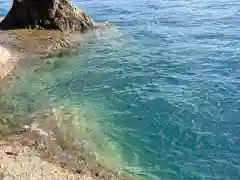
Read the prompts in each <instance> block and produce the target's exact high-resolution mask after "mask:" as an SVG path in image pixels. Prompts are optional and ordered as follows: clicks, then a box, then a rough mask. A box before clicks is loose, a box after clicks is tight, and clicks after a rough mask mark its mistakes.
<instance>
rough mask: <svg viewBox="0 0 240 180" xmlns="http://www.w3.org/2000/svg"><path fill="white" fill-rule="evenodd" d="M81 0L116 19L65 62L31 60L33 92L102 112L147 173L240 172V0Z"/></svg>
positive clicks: (231, 179)
mask: <svg viewBox="0 0 240 180" xmlns="http://www.w3.org/2000/svg"><path fill="white" fill-rule="evenodd" d="M75 3H77V4H78V5H79V6H81V7H82V8H83V9H84V10H85V11H86V12H88V13H89V14H90V15H91V16H92V17H93V18H94V19H95V20H97V21H102V20H109V21H110V22H113V23H114V24H115V26H114V27H112V28H110V30H109V31H107V32H106V33H105V34H104V35H103V37H100V38H99V40H97V41H91V42H89V43H88V44H87V45H86V46H85V49H84V50H83V51H82V52H79V54H78V55H73V56H69V57H62V58H61V59H59V60H58V64H57V66H56V64H55V65H54V66H53V67H52V66H51V65H46V67H45V68H43V69H41V70H40V71H31V70H26V69H25V70H24V71H23V72H24V73H23V79H24V78H25V80H26V81H25V83H26V84H27V85H28V86H27V85H26V84H25V85H26V86H24V88H23V89H22V90H20V91H22V93H23V92H24V93H25V95H24V97H25V99H28V98H30V99H34V100H35V105H36V104H41V103H39V102H42V101H44V102H45V103H46V101H45V100H48V101H50V102H58V103H59V104H64V103H66V101H67V104H68V105H70V106H72V105H79V106H80V105H81V106H85V107H86V109H89V108H90V109H91V111H95V112H97V113H96V114H98V116H97V117H96V118H93V119H96V120H97V121H98V122H100V124H104V123H105V124H107V126H108V128H106V129H105V130H104V133H105V134H106V135H107V136H108V137H109V138H111V139H112V140H113V141H114V142H115V143H116V144H117V147H119V149H121V150H119V153H121V156H122V157H123V159H124V161H125V162H124V163H125V165H124V166H126V168H127V169H128V170H132V171H134V172H135V173H137V174H139V175H141V176H142V177H143V179H146V180H155V179H156V180H160V179H166V180H167V179H169V180H181V179H184V180H191V179H192V180H198V179H199V180H200V179H206V180H215V179H216V180H238V179H240V119H239V118H240V18H239V17H240V1H237V0H228V1H227V0H181V1H177V0H169V1H167V0H163V1H159V0H138V1H137V0H129V1H124V0H117V1H109V0H101V1H96V0H93V1H75ZM0 4H1V6H0V15H6V13H7V10H8V8H9V7H10V2H9V1H3V0H0ZM34 67H37V65H35V66H34ZM28 71H29V72H28ZM29 84H30V85H29ZM13 87H14V86H13ZM39 87H41V88H39ZM26 92H27V95H26ZM39 93H41V96H39ZM19 94H21V93H19ZM19 94H18V95H19ZM26 96H27V98H26ZM17 97H18V96H16V95H15V96H14V98H15V100H16V99H17V101H19V99H21V98H19V99H18V98H17ZM19 97H20V96H19ZM21 97H22V96H21ZM14 98H13V99H14ZM49 99H50V100H49ZM23 104H24V103H23ZM23 109H24V108H23ZM94 114H95V113H94ZM127 165H128V166H129V167H127Z"/></svg>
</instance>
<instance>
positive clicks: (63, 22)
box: [0, 0, 94, 32]
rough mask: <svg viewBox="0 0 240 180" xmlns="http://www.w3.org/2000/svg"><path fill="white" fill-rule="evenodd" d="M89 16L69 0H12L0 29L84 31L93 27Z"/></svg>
mask: <svg viewBox="0 0 240 180" xmlns="http://www.w3.org/2000/svg"><path fill="white" fill-rule="evenodd" d="M93 27H94V25H93V21H92V19H91V17H89V16H87V15H86V14H85V13H84V12H82V11H81V10H80V9H79V8H77V7H75V6H74V5H72V4H71V2H70V0H13V5H12V8H11V9H10V11H9V13H8V15H7V16H6V17H5V18H4V20H3V21H2V22H1V23H0V29H22V28H29V29H55V30H60V31H63V32H73V31H80V32H86V31H87V30H88V29H90V28H93Z"/></svg>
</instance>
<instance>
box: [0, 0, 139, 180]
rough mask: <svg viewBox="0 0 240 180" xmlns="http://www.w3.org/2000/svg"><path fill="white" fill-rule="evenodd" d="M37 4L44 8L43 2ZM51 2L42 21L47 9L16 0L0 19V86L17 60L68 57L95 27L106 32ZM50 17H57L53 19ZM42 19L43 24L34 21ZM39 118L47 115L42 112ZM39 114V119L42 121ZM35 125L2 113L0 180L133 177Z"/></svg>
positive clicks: (63, 2)
mask: <svg viewBox="0 0 240 180" xmlns="http://www.w3.org/2000/svg"><path fill="white" fill-rule="evenodd" d="M36 2H38V3H42V4H44V3H46V2H47V1H46V0H40V1H36ZM52 2H54V3H53V4H50V6H53V9H52V11H54V14H52V15H49V16H47V17H46V16H44V13H47V11H46V10H47V9H48V8H49V7H48V8H46V9H44V8H43V9H39V7H38V6H36V4H34V3H35V1H32V0H23V1H19V0H14V1H13V6H12V9H11V10H10V12H9V14H8V15H7V16H6V17H5V18H0V29H1V30H0V52H1V54H0V86H1V87H2V86H3V84H4V79H6V78H7V77H8V76H11V75H12V76H14V73H13V72H14V69H15V68H17V65H18V63H19V61H20V60H21V61H22V60H23V61H24V59H26V58H30V59H35V58H37V59H39V58H40V59H41V58H49V57H52V56H57V55H61V54H65V53H71V52H72V51H73V50H74V49H76V48H79V47H81V45H82V43H83V42H84V38H88V37H91V36H95V30H96V29H101V28H105V27H106V26H107V25H108V23H99V24H97V25H96V24H95V23H94V25H93V20H92V19H91V18H90V17H89V16H87V15H86V14H85V13H84V12H82V11H81V10H79V9H78V8H76V7H75V6H73V5H72V4H70V2H69V1H68V0H52ZM47 4H48V3H47ZM19 8H20V9H19ZM31 8H33V10H34V11H35V13H34V11H27V12H31V13H33V14H32V15H33V16H29V14H25V15H23V16H21V17H20V16H19V12H21V10H23V9H28V10H29V9H31ZM40 8H41V7H40ZM64 8H65V9H64ZM50 14H51V13H50ZM43 16H44V17H43ZM52 16H55V17H56V18H55V19H53V17H52ZM32 18H34V19H32ZM42 18H43V19H45V21H38V20H41V19H42ZM33 20H36V21H33ZM49 20H50V22H51V23H50V24H49ZM32 23H33V24H32ZM72 23H75V24H72ZM97 26H98V27H97ZM90 29H91V30H90ZM87 30H88V32H90V33H92V34H91V35H90V36H86V37H84V36H85V35H83V34H82V32H86V31H87ZM75 31H76V32H75ZM70 32H71V33H70ZM10 79H11V78H10ZM6 81H8V80H6ZM4 86H5V84H4ZM0 110H1V112H2V111H4V107H0ZM70 111H71V110H70ZM42 116H43V117H45V118H46V117H48V115H44V114H42ZM42 116H41V118H37V120H41V119H42ZM35 120H36V117H35ZM16 122H17V123H16ZM49 123H50V124H49ZM55 123H56V119H45V121H44V123H42V124H44V126H45V127H46V126H47V127H48V128H49V127H54V128H55V129H56V124H55ZM39 125H40V121H37V123H36V121H34V120H32V123H30V124H28V125H23V124H21V121H20V120H18V119H16V118H15V117H14V118H13V119H8V118H6V117H5V116H4V114H2V113H1V114H0V179H3V180H21V179H22V180H23V179H24V180H28V179H29V180H30V179H37V180H42V179H52V180H54V179H56V180H57V179H61V180H65V179H66V180H67V179H76V180H77V179H79V180H130V179H136V178H131V177H130V176H129V177H125V176H122V175H120V174H119V173H118V172H117V171H113V170H109V169H107V168H106V167H104V166H102V165H100V164H101V163H99V162H97V161H96V160H93V161H91V162H89V160H88V161H86V155H83V154H82V153H81V150H80V149H77V148H76V147H74V146H71V147H70V148H69V146H65V145H66V144H67V143H68V141H69V139H64V138H63V139H62V140H61V143H59V142H58V141H57V138H56V137H57V136H59V134H56V131H50V130H49V129H48V130H46V129H42V128H39ZM45 130H46V131H45ZM62 133H63V134H64V137H65V135H66V134H67V132H62ZM67 137H68V136H67ZM87 157H88V156H87ZM88 159H89V157H88ZM90 159H91V158H90ZM93 159H94V158H93Z"/></svg>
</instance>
